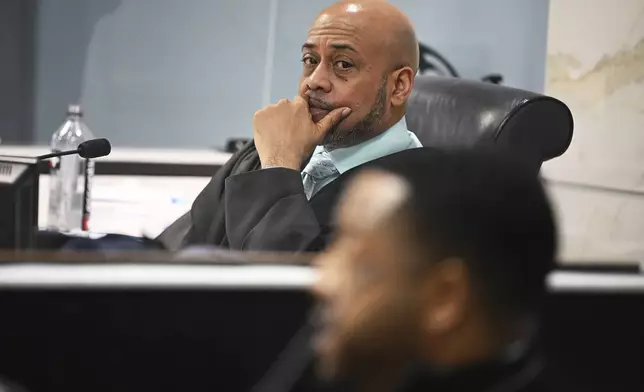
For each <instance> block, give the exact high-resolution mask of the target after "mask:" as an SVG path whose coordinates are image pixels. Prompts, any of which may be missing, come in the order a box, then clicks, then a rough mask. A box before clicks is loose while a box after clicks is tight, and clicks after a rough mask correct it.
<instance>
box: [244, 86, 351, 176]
mask: <svg viewBox="0 0 644 392" xmlns="http://www.w3.org/2000/svg"><path fill="white" fill-rule="evenodd" d="M349 114H351V109H350V108H337V109H334V110H332V111H331V112H329V114H327V115H326V116H325V117H324V118H322V119H321V120H320V121H318V122H317V123H314V122H313V120H312V118H311V113H310V112H309V105H308V103H307V102H306V100H304V98H302V97H300V96H297V97H295V99H293V101H289V100H287V99H282V100H280V101H279V102H278V103H277V104H273V105H269V106H267V107H265V108H264V109H261V110H259V111H257V112H256V113H255V116H254V117H253V133H254V138H255V147H256V148H257V152H258V154H259V159H260V161H261V163H262V168H267V167H285V168H289V169H293V170H297V171H299V170H300V168H301V166H302V162H303V161H304V160H305V159H306V158H307V157H308V156H310V155H311V154H312V153H313V150H314V149H315V147H316V146H317V145H319V144H320V143H322V140H324V137H325V136H326V134H327V133H328V132H329V130H331V128H333V127H334V126H335V125H337V124H339V123H340V122H341V121H342V120H344V119H345V118H346V117H347V116H349Z"/></svg>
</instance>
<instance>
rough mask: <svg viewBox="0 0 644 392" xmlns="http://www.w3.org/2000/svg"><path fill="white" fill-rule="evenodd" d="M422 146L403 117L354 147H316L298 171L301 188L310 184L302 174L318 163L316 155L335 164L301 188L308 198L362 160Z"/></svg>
mask: <svg viewBox="0 0 644 392" xmlns="http://www.w3.org/2000/svg"><path fill="white" fill-rule="evenodd" d="M422 146H423V145H422V144H421V143H420V140H418V138H417V137H416V135H415V134H414V133H413V132H411V131H409V130H408V129H407V123H406V122H405V118H404V117H403V118H402V119H401V120H400V121H398V122H397V123H396V124H394V126H392V127H391V128H389V129H388V130H387V131H385V132H383V133H381V134H380V135H378V136H376V137H374V138H373V139H369V140H367V141H365V142H362V143H360V144H357V145H355V146H351V147H346V148H338V149H335V150H332V151H325V150H324V147H323V146H318V147H317V148H316V149H315V151H314V152H313V157H312V158H311V162H309V164H308V165H307V166H306V168H304V170H303V171H302V181H304V184H305V188H307V187H309V186H311V185H310V183H309V184H307V181H306V180H307V178H306V177H307V176H308V174H307V172H310V171H311V170H310V169H311V167H310V166H311V165H315V164H318V163H317V161H318V160H317V159H314V158H316V156H317V157H320V156H322V155H326V157H325V158H324V159H325V160H326V161H328V158H330V161H331V162H332V164H333V166H335V169H336V170H333V171H330V172H329V174H328V175H327V176H326V177H324V178H322V179H316V180H315V181H314V183H313V188H312V189H305V190H306V193H307V197H308V198H309V199H310V198H311V197H313V195H315V194H316V193H317V192H319V191H320V189H322V188H324V187H325V186H326V185H328V184H330V183H331V182H332V181H333V180H335V179H336V178H338V177H340V175H341V174H342V173H344V172H346V171H347V170H350V169H353V168H354V167H356V166H360V165H362V164H363V163H367V162H369V161H373V160H375V159H378V158H382V157H384V156H386V155H391V154H394V153H397V152H399V151H403V150H407V149H410V148H418V147H422Z"/></svg>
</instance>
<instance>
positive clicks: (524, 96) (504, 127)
mask: <svg viewBox="0 0 644 392" xmlns="http://www.w3.org/2000/svg"><path fill="white" fill-rule="evenodd" d="M406 119H407V126H408V128H409V129H410V130H412V131H414V132H415V133H416V135H417V136H418V138H419V139H420V141H421V142H422V143H423V145H425V146H432V147H459V146H475V145H480V144H495V145H501V146H502V147H508V148H509V149H510V150H512V151H515V152H519V153H521V154H526V155H529V156H531V157H532V156H533V157H534V158H535V159H536V160H538V164H541V162H545V161H547V160H549V159H552V158H555V157H558V156H560V155H561V154H563V153H564V152H565V151H566V150H567V149H568V146H569V145H570V142H571V141H572V133H573V118H572V114H571V112H570V110H569V109H568V107H567V106H566V105H565V104H564V103H563V102H561V101H559V100H557V99H554V98H552V97H548V96H544V95H540V94H536V93H532V92H529V91H523V90H519V89H514V88H510V87H505V86H499V85H495V84H490V83H482V82H478V81H470V80H464V79H457V78H444V77H435V76H418V77H417V78H416V82H415V85H414V90H413V91H412V94H411V97H410V99H409V101H408V107H407V116H406ZM535 163H537V162H535Z"/></svg>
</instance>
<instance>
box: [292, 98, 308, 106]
mask: <svg viewBox="0 0 644 392" xmlns="http://www.w3.org/2000/svg"><path fill="white" fill-rule="evenodd" d="M293 103H294V104H296V105H302V106H306V107H308V106H309V103H308V102H307V101H306V99H304V98H302V97H301V96H300V95H297V96H296V97H295V98H293Z"/></svg>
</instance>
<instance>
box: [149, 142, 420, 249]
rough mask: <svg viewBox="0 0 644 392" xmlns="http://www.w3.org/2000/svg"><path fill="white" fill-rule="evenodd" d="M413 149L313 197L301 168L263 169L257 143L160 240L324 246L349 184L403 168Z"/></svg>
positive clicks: (344, 178) (235, 159)
mask: <svg viewBox="0 0 644 392" xmlns="http://www.w3.org/2000/svg"><path fill="white" fill-rule="evenodd" d="M423 150H427V148H423ZM411 151H413V150H406V151H402V152H399V153H396V154H392V155H389V156H386V157H383V158H380V159H377V160H374V161H371V162H368V163H366V164H363V165H361V166H358V167H356V168H353V169H351V170H348V171H346V172H345V173H343V174H342V175H341V176H340V177H339V178H337V179H336V180H334V181H333V182H331V183H330V184H328V185H326V186H325V187H324V188H322V189H321V190H320V191H319V192H318V193H317V194H316V195H315V196H314V197H313V198H311V200H307V199H306V196H305V194H304V188H303V185H302V177H301V174H300V172H299V171H295V170H290V169H284V168H271V169H265V170H261V169H260V163H259V157H258V155H257V151H256V150H255V146H254V144H253V143H252V142H251V143H249V144H248V145H247V146H245V147H244V148H243V149H242V150H240V151H239V152H238V153H236V154H235V155H233V157H232V158H231V159H230V161H229V162H227V163H226V165H224V166H223V167H222V168H221V169H220V170H219V171H218V172H217V173H216V174H215V176H213V178H212V180H211V181H210V183H209V184H208V185H207V186H206V188H204V190H203V191H202V192H201V193H200V194H199V196H198V197H197V199H196V200H195V202H194V204H193V205H192V208H191V210H190V212H189V213H187V214H186V215H184V216H183V217H181V218H179V220H177V221H176V222H175V223H173V224H172V225H171V226H170V227H169V228H168V229H166V231H164V232H163V233H162V234H161V235H160V236H159V237H158V239H159V240H160V241H162V242H163V243H164V244H165V245H166V247H168V248H169V249H177V248H181V247H185V246H187V245H196V244H199V245H214V246H220V247H223V248H228V249H232V250H265V251H266V250H270V251H317V250H320V249H323V248H324V247H325V246H326V244H328V242H329V240H330V237H331V234H332V233H333V222H332V220H333V210H334V207H335V205H336V202H337V199H338V196H339V195H340V193H341V190H342V188H343V186H344V184H345V183H346V182H347V181H348V180H349V179H350V178H351V177H353V176H354V175H355V174H356V173H357V172H359V171H361V170H363V169H365V168H368V167H384V168H387V167H388V166H400V165H401V164H402V162H403V161H404V159H405V154H406V153H409V152H411Z"/></svg>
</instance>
